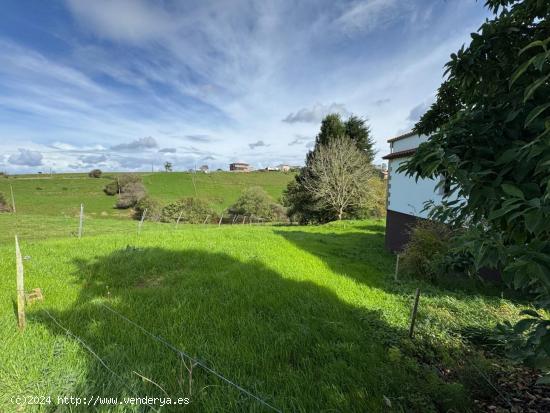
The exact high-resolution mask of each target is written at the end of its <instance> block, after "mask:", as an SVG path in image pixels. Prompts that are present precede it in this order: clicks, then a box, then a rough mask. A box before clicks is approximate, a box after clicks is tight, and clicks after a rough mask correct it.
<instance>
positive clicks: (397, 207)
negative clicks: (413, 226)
mask: <svg viewBox="0 0 550 413" xmlns="http://www.w3.org/2000/svg"><path fill="white" fill-rule="evenodd" d="M396 143H397V142H396ZM409 149H411V148H409ZM408 159H410V158H396V159H390V161H389V167H388V172H389V177H388V204H387V208H388V210H391V211H395V212H400V213H402V214H408V215H414V216H416V217H420V218H427V215H428V214H427V212H426V211H422V210H423V209H424V202H426V201H429V200H433V201H434V202H436V203H439V202H441V200H442V195H440V194H439V191H437V190H436V189H435V186H436V185H437V181H436V180H433V179H419V180H418V181H415V179H414V177H409V176H407V175H405V173H404V172H400V173H397V172H396V171H397V169H398V168H399V166H400V165H401V164H402V163H403V162H405V161H407V160H408Z"/></svg>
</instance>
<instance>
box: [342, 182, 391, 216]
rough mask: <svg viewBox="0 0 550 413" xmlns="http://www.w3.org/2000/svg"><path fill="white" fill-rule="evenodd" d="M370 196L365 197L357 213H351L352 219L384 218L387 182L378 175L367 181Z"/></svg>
mask: <svg viewBox="0 0 550 413" xmlns="http://www.w3.org/2000/svg"><path fill="white" fill-rule="evenodd" d="M368 184H369V186H370V189H371V191H370V196H369V197H367V198H366V199H365V200H364V201H363V204H362V205H361V207H360V209H359V210H358V211H357V212H355V213H354V212H353V211H351V213H350V217H352V218H359V219H365V218H383V217H385V216H386V190H387V182H386V181H385V180H384V179H383V178H381V177H380V176H379V175H377V176H373V177H372V178H371V179H369V183H368Z"/></svg>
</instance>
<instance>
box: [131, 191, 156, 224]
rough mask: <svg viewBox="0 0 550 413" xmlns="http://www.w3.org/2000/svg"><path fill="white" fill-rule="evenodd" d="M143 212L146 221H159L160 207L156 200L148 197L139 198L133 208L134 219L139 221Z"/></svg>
mask: <svg viewBox="0 0 550 413" xmlns="http://www.w3.org/2000/svg"><path fill="white" fill-rule="evenodd" d="M145 210H147V213H146V214H145V220H146V221H160V219H161V216H162V207H161V205H160V203H159V202H158V201H157V200H155V199H153V198H151V197H150V196H149V195H146V196H145V197H143V198H141V199H140V200H139V201H138V202H137V203H136V205H135V206H134V218H135V219H141V217H142V216H143V212H144V211H145Z"/></svg>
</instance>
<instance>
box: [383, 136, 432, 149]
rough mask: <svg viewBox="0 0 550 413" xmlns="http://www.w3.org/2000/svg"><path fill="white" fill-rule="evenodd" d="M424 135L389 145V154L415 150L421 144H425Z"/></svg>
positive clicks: (410, 137) (426, 138) (425, 138)
mask: <svg viewBox="0 0 550 413" xmlns="http://www.w3.org/2000/svg"><path fill="white" fill-rule="evenodd" d="M427 140H428V137H427V136H426V135H413V136H409V137H408V138H404V139H400V140H398V141H395V142H392V143H391V152H392V153H393V152H401V151H406V150H407V149H413V148H417V147H418V145H420V144H421V143H422V142H426V141H427Z"/></svg>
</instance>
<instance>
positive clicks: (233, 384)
mask: <svg viewBox="0 0 550 413" xmlns="http://www.w3.org/2000/svg"><path fill="white" fill-rule="evenodd" d="M99 304H100V306H101V307H103V308H105V309H106V310H108V311H109V312H111V313H112V314H114V315H116V316H117V317H119V318H120V319H122V320H123V321H124V322H126V323H128V324H130V325H132V326H134V327H136V328H137V329H139V330H140V331H141V332H142V333H144V334H145V335H147V336H148V337H150V338H152V339H153V340H155V341H157V342H158V343H160V344H162V345H163V346H164V347H166V348H168V349H169V350H171V351H173V352H174V353H176V354H177V355H178V357H181V358H182V359H183V358H185V359H187V360H188V361H190V362H191V370H189V374H190V375H191V374H192V373H191V371H192V368H193V367H194V366H199V367H200V368H202V369H203V370H205V371H206V372H207V373H209V374H211V375H213V376H215V377H216V378H218V379H220V380H221V381H223V382H225V383H227V384H228V385H230V386H231V387H233V388H235V389H237V390H238V391H239V392H240V393H242V394H244V395H246V396H247V397H249V398H251V399H252V400H254V401H256V402H257V403H259V404H261V405H263V406H264V407H267V408H268V409H270V410H272V411H275V412H278V413H282V410H281V409H279V408H277V407H275V406H273V405H272V404H271V403H269V402H268V401H266V400H265V398H262V397H259V396H258V395H256V394H254V393H252V392H250V391H249V390H247V389H245V388H244V387H243V386H241V385H239V384H237V383H236V382H234V381H232V380H230V379H228V378H227V377H225V376H224V375H223V374H221V373H219V372H218V371H216V370H214V369H213V368H211V367H209V366H208V365H207V364H206V362H204V361H201V360H199V359H197V358H196V357H193V356H191V355H189V354H188V353H187V352H185V351H183V350H181V349H179V348H177V347H176V346H174V345H173V344H172V343H170V342H169V341H167V340H166V339H164V338H163V337H161V336H160V335H156V334H153V333H152V332H150V331H149V330H147V329H145V328H144V327H143V326H141V325H139V324H138V323H136V322H135V321H133V320H131V319H129V318H128V317H126V316H125V315H123V314H121V313H120V312H118V311H116V310H115V309H113V308H111V307H109V306H107V305H105V304H104V303H99ZM41 311H43V312H44V313H45V314H46V315H47V316H48V317H49V318H50V319H51V320H52V321H53V323H54V324H55V325H56V326H57V327H58V328H59V329H61V330H62V331H63V332H65V334H67V335H68V336H70V337H72V338H74V339H75V340H76V341H77V342H78V343H79V344H80V345H81V346H82V347H83V348H84V349H85V350H86V351H87V352H89V353H90V354H91V355H92V356H93V357H94V358H95V359H96V360H98V362H99V363H100V364H101V366H102V367H103V368H105V370H106V371H108V372H109V373H110V374H111V375H112V376H113V377H115V378H116V379H117V380H118V381H119V382H120V383H121V384H122V385H123V386H124V387H125V388H127V389H128V390H130V391H131V392H135V390H134V389H133V388H131V387H130V386H129V385H128V381H127V380H125V379H124V378H123V377H122V376H121V375H119V374H118V373H117V372H115V371H114V370H113V369H112V368H111V367H109V365H108V364H107V363H106V362H105V361H104V360H103V359H102V358H101V357H100V356H99V355H98V354H97V352H95V351H94V350H93V349H92V348H91V346H89V345H88V344H87V343H86V342H85V341H84V340H83V339H82V338H80V337H79V336H78V335H76V334H75V333H73V332H72V331H71V330H69V329H68V328H67V327H65V326H64V325H63V324H62V323H61V322H60V321H59V320H58V319H57V318H56V317H54V316H53V315H52V314H51V313H50V312H49V311H48V310H47V309H45V308H42V309H41ZM140 376H141V375H140ZM141 377H142V378H144V379H147V378H146V377H144V376H141ZM147 381H150V382H151V383H153V384H155V385H156V383H154V382H153V381H151V380H150V379H147ZM190 383H191V376H190ZM190 385H191V384H190ZM156 386H158V385H156ZM159 388H160V389H161V390H162V391H163V392H164V393H166V392H165V390H164V389H162V388H161V387H159ZM146 404H147V403H146ZM147 406H149V407H151V408H152V409H153V410H155V411H158V410H157V409H155V407H154V405H151V404H147Z"/></svg>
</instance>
